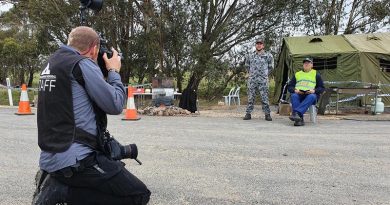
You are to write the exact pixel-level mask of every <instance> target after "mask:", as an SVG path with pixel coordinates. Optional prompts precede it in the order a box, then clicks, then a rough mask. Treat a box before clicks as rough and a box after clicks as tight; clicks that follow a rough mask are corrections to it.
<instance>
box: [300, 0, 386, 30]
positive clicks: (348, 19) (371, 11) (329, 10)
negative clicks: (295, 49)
mask: <svg viewBox="0 0 390 205" xmlns="http://www.w3.org/2000/svg"><path fill="white" fill-rule="evenodd" d="M301 5H302V7H301V10H299V11H301V17H302V18H301V19H302V20H303V21H297V22H300V24H301V26H300V30H302V31H304V33H305V34H311V35H337V34H352V33H370V32H375V31H377V30H379V29H381V28H383V27H386V26H387V27H388V26H389V23H390V22H389V21H390V0H303V3H302V4H301ZM299 11H298V12H299ZM302 25H303V26H302Z"/></svg>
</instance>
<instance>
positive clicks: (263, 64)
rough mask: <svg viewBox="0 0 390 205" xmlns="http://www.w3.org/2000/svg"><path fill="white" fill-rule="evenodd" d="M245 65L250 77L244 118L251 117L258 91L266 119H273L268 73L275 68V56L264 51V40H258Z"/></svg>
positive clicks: (248, 118)
mask: <svg viewBox="0 0 390 205" xmlns="http://www.w3.org/2000/svg"><path fill="white" fill-rule="evenodd" d="M245 66H246V68H247V71H248V73H249V79H248V106H247V108H246V115H245V117H244V120H250V119H251V113H252V111H253V105H254V103H255V98H256V91H259V92H260V96H261V102H262V108H263V112H264V114H265V120H267V121H272V118H271V110H270V108H269V100H268V93H269V91H268V89H269V84H268V74H269V73H270V72H271V71H272V70H273V68H274V58H273V56H272V54H271V53H269V52H265V51H264V41H263V40H262V39H257V40H256V51H255V52H253V53H252V54H250V55H249V56H248V57H247V58H246V60H245Z"/></svg>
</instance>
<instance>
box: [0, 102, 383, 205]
mask: <svg viewBox="0 0 390 205" xmlns="http://www.w3.org/2000/svg"><path fill="white" fill-rule="evenodd" d="M259 110H260V108H259V107H256V110H255V113H254V115H253V117H254V119H253V120H250V121H243V120H242V119H241V118H242V117H243V115H244V111H243V107H240V108H238V109H237V108H229V109H228V108H221V109H219V110H215V109H214V110H201V111H200V114H196V115H191V116H176V117H155V116H141V118H142V119H141V120H140V121H134V122H133V121H131V122H130V121H121V120H120V119H121V117H122V116H109V130H110V132H111V134H113V135H114V136H115V137H116V138H117V139H118V140H119V141H121V142H122V143H136V144H137V145H138V148H139V151H140V154H139V159H140V160H141V161H142V162H143V163H144V164H143V165H142V166H139V165H137V163H136V162H135V161H133V160H124V162H125V163H126V164H127V165H126V167H127V168H128V169H129V170H130V171H131V172H132V173H134V174H135V175H136V176H138V177H139V178H140V179H141V180H142V181H144V182H145V184H146V185H147V186H148V187H149V189H150V190H151V191H152V197H151V200H150V203H149V204H152V205H171V204H202V205H204V204H205V205H214V204H223V205H225V204H239V205H241V204H242V205H244V204H245V205H247V204H390V194H389V193H390V176H389V170H390V159H389V156H390V138H389V136H390V127H389V122H388V121H387V120H388V119H389V118H390V117H389V115H388V114H383V115H381V116H382V117H383V119H381V120H377V121H372V120H368V121H366V120H364V121H359V120H342V117H334V116H332V115H329V116H318V123H317V124H313V123H310V122H308V121H307V123H306V126H304V127H293V126H292V122H291V121H289V120H288V119H287V117H286V116H278V115H276V114H273V115H272V116H273V118H274V121H272V122H266V121H264V120H263V117H264V116H263V114H262V113H261V112H260V111H259ZM15 111H16V108H7V107H0V131H2V133H3V134H2V135H1V137H0V139H1V142H2V143H0V150H1V155H0V169H1V174H0V184H1V186H0V204H1V205H13V204H21V205H24V204H29V203H30V202H31V198H32V193H33V191H34V184H33V179H34V174H35V172H36V170H37V168H38V167H37V166H38V158H39V148H38V146H37V137H36V135H37V130H36V115H34V116H16V115H14V112H15ZM34 112H36V111H35V110H34ZM344 117H345V116H344ZM365 117H369V116H365ZM388 117H389V118H388ZM259 118H261V119H259Z"/></svg>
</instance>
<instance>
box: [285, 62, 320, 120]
mask: <svg viewBox="0 0 390 205" xmlns="http://www.w3.org/2000/svg"><path fill="white" fill-rule="evenodd" d="M287 89H288V91H289V92H290V93H291V104H292V114H291V116H290V117H289V118H290V120H291V121H295V123H294V126H303V125H304V121H303V114H304V113H305V112H306V110H307V109H308V108H309V107H310V106H311V105H313V104H315V103H316V102H317V100H318V98H319V97H320V94H321V93H322V92H323V91H324V90H325V88H324V83H323V81H322V78H321V76H320V74H319V73H317V71H316V70H314V69H313V59H311V58H305V59H304V60H303V70H302V71H298V72H297V73H295V75H294V77H293V78H292V79H291V81H290V82H289V83H288V86H287Z"/></svg>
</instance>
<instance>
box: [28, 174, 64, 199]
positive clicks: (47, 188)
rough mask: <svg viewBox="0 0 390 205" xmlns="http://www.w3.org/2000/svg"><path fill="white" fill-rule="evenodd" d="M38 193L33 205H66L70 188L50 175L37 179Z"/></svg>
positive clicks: (34, 197)
mask: <svg viewBox="0 0 390 205" xmlns="http://www.w3.org/2000/svg"><path fill="white" fill-rule="evenodd" d="M36 180H37V182H36V185H37V187H36V191H35V193H34V196H33V202H32V204H33V205H46V204H64V202H66V200H67V196H68V186H66V185H64V184H62V183H60V182H59V181H58V180H56V179H54V178H53V177H51V176H50V175H49V174H45V175H41V176H38V177H37V178H36Z"/></svg>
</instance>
